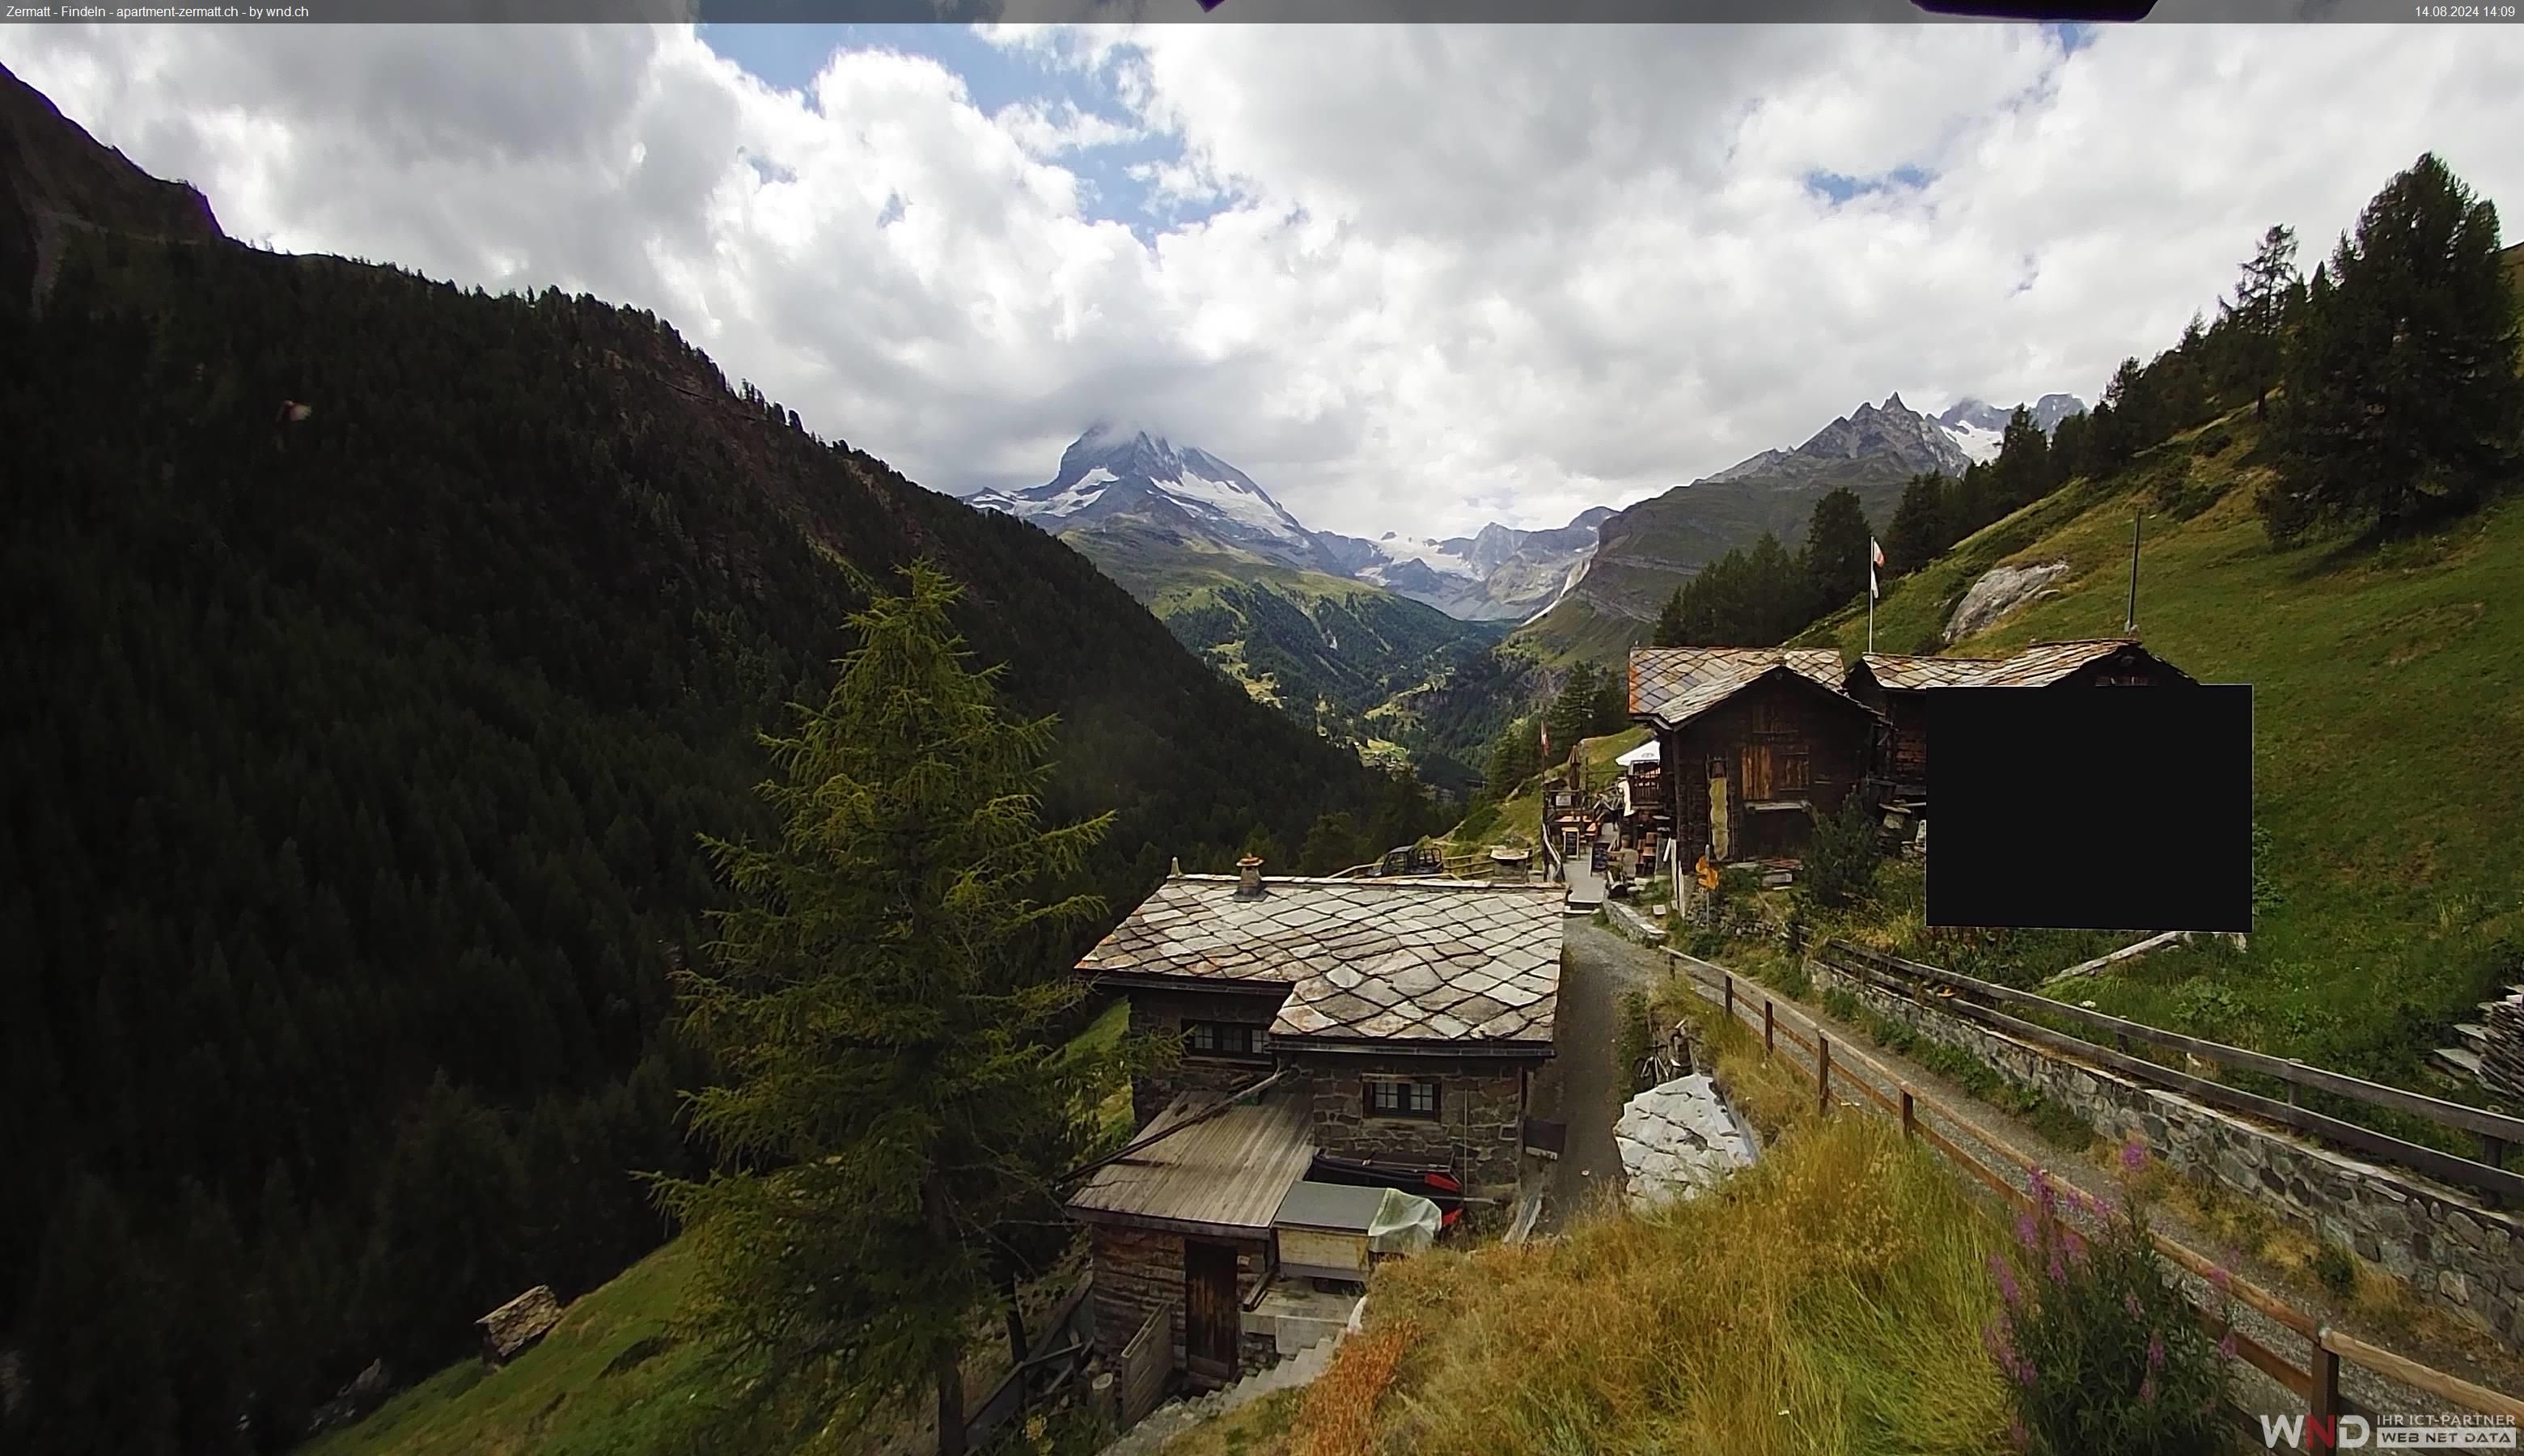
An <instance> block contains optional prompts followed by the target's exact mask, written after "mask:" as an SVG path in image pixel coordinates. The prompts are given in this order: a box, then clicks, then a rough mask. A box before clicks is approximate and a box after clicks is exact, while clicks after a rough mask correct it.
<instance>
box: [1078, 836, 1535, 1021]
mask: <svg viewBox="0 0 2524 1456" xmlns="http://www.w3.org/2000/svg"><path fill="white" fill-rule="evenodd" d="M1237 888H1238V880H1237V877H1236V876H1233V875H1178V876H1175V877H1173V878H1170V879H1168V880H1166V881H1165V882H1164V883H1163V884H1161V885H1159V886H1158V887H1157V890H1156V893H1155V894H1153V895H1151V896H1149V897H1148V898H1146V899H1145V900H1143V901H1141V904H1140V906H1139V908H1137V909H1135V910H1133V911H1132V912H1131V913H1130V915H1129V917H1128V918H1126V919H1125V920H1123V922H1122V923H1121V924H1120V925H1119V926H1117V927H1115V928H1114V930H1113V933H1112V934H1110V935H1108V936H1106V937H1105V938H1104V939H1103V940H1102V941H1101V942H1099V943H1097V945H1096V946H1095V948H1094V949H1092V950H1091V951H1089V952H1088V953H1087V956H1086V958H1085V959H1083V960H1081V961H1080V962H1079V969H1080V970H1082V971H1085V972H1088V973H1090V974H1092V975H1100V976H1123V977H1135V978H1136V977H1160V978H1167V979H1177V978H1180V979H1186V980H1193V981H1206V982H1211V983H1219V982H1240V983H1256V982H1260V983H1268V982H1273V981H1276V982H1279V983H1281V984H1284V985H1286V987H1287V988H1288V995H1287V998H1286V1000H1285V1001H1283V1002H1282V1003H1281V1006H1280V1014H1279V1018H1278V1019H1277V1020H1276V1021H1274V1022H1273V1023H1272V1024H1271V1040H1272V1042H1273V1043H1274V1044H1287V1043H1298V1044H1304V1043H1310V1042H1311V1043H1317V1044H1337V1043H1358V1042H1374V1043H1418V1044H1419V1045H1420V1046H1421V1047H1422V1048H1423V1049H1427V1048H1431V1047H1434V1046H1435V1045H1437V1044H1440V1043H1466V1042H1474V1043H1510V1044H1512V1045H1515V1046H1519V1047H1523V1046H1529V1045H1530V1046H1536V1047H1543V1046H1548V1045H1549V1044H1550V1043H1551V1028H1552V1016H1553V1012H1554V1010H1555V1007H1556V1005H1557V1002H1558V998H1559V992H1560V933H1561V924H1562V921H1561V901H1562V891H1561V888H1560V887H1559V886H1556V885H1492V884H1488V883H1486V882H1482V881H1469V880H1426V879H1420V880H1413V879H1392V880H1332V879H1266V881H1265V884H1264V889H1263V893H1262V894H1261V895H1259V896H1255V897H1253V898H1244V897H1241V896H1239V895H1238V894H1237Z"/></svg>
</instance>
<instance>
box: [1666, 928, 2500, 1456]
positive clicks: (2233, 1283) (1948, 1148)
mask: <svg viewBox="0 0 2524 1456" xmlns="http://www.w3.org/2000/svg"><path fill="white" fill-rule="evenodd" d="M1666 956H1667V958H1668V959H1669V960H1670V961H1671V962H1672V963H1673V964H1674V965H1675V967H1676V968H1677V969H1679V970H1681V971H1682V972H1683V973H1684V974H1685V975H1687V976H1689V977H1690V979H1691V981H1692V984H1693V985H1694V987H1695V988H1697V989H1698V990H1699V991H1700V993H1701V994H1702V995H1705V996H1707V997H1708V998H1709V999H1711V1000H1714V1001H1717V1002H1719V1004H1720V1005H1722V1006H1723V1007H1724V1009H1725V1012H1726V1014H1727V1015H1728V1016H1730V1017H1732V1018H1734V1019H1736V1020H1739V1021H1742V1022H1745V1023H1746V1024H1748V1025H1751V1026H1758V1027H1760V1028H1761V1031H1762V1047H1763V1051H1764V1053H1765V1054H1767V1055H1772V1056H1776V1054H1777V1052H1778V1043H1779V1042H1780V1041H1781V1040H1782V1039H1784V1040H1786V1041H1787V1042H1789V1043H1791V1044H1793V1045H1795V1046H1796V1047H1798V1048H1800V1049H1801V1050H1802V1051H1803V1053H1804V1056H1803V1058H1802V1060H1791V1061H1788V1062H1786V1063H1785V1065H1787V1066H1789V1067H1790V1068H1792V1069H1793V1070H1795V1071H1796V1072H1797V1073H1798V1074H1799V1075H1800V1076H1802V1077H1804V1078H1805V1079H1806V1080H1808V1081H1811V1082H1813V1083H1814V1084H1815V1094H1816V1099H1817V1102H1818V1104H1819V1105H1820V1108H1821V1109H1822V1110H1823V1111H1824V1112H1825V1113H1828V1112H1829V1111H1830V1110H1831V1109H1832V1107H1833V1106H1834V1105H1840V1106H1847V1107H1861V1106H1865V1105H1867V1104H1869V1103H1871V1104H1872V1105H1874V1106H1875V1107H1876V1108H1877V1109H1878V1110H1880V1111H1882V1112H1883V1113H1885V1114H1886V1115H1887V1116H1890V1117H1895V1118H1898V1119H1900V1120H1901V1124H1902V1135H1903V1136H1904V1137H1905V1138H1911V1139H1916V1140H1917V1141H1923V1142H1925V1143H1927V1144H1928V1145H1929V1146H1931V1147H1933V1148H1935V1149H1936V1150H1937V1151H1938V1152H1939V1153H1941V1154H1943V1155H1944V1156H1945V1157H1946V1158H1947V1159H1948V1160H1949V1161H1951V1162H1953V1163H1954V1164H1955V1165H1956V1166H1957V1167H1958V1168H1960V1169H1962V1170H1963V1171H1964V1172H1965V1173H1967V1174H1969V1175H1970V1176H1971V1177H1972V1179H1974V1180H1975V1181H1976V1182H1978V1183H1980V1184H1981V1185H1982V1186H1983V1187H1985V1188H1987V1189H1989V1190H1990V1191H1991V1192H1993V1193H1995V1194H1997V1195H1998V1196H1999V1197H2000V1198H2002V1199H2004V1200H2006V1201H2007V1202H2009V1203H2011V1204H2013V1205H2015V1206H2017V1207H2020V1208H2025V1209H2031V1210H2034V1211H2035V1212H2037V1214H2038V1213H2039V1212H2040V1211H2041V1210H2040V1208H2039V1204H2038V1202H2037V1200H2036V1199H2035V1198H2034V1197H2033V1195H2032V1194H2031V1193H2029V1192H2027V1191H2026V1190H2025V1189H2020V1188H2018V1187H2016V1185H2015V1182H2014V1180H2013V1179H2011V1178H2009V1177H2007V1176H2006V1175H2005V1174H2003V1173H2001V1172H2000V1171H1999V1170H1998V1169H1996V1168H1993V1167H1991V1166H1990V1165H1989V1163H1988V1162H1986V1161H1984V1160H1983V1159H1982V1158H1980V1157H1979V1156H1977V1155H1975V1154H1973V1153H1970V1152H1966V1150H1965V1149H1964V1148H1963V1147H1962V1146H1960V1145H1958V1144H1957V1143H1956V1142H1955V1141H1953V1140H1951V1139H1949V1138H1947V1137H1946V1136H1945V1135H1944V1134H1942V1133H1940V1132H1938V1131H1937V1130H1936V1129H1935V1128H1933V1127H1931V1126H1929V1125H1928V1124H1927V1123H1924V1122H1922V1121H1920V1120H1919V1116H1918V1114H1919V1111H1920V1109H1922V1108H1925V1109H1926V1110H1928V1111H1930V1112H1933V1113H1935V1114H1936V1115H1937V1116H1938V1117H1940V1118H1942V1119H1944V1120H1945V1121H1946V1122H1947V1123H1948V1124H1949V1125H1951V1126H1953V1127H1956V1128H1960V1129H1962V1130H1963V1131H1964V1132H1966V1133H1967V1134H1969V1135H1970V1136H1971V1137H1972V1138H1973V1139H1974V1140H1975V1141H1979V1142H1980V1143H1981V1144H1982V1145H1983V1146H1985V1147H1987V1148H1988V1149H1989V1150H1990V1151H1991V1152H1992V1153H1994V1154H1995V1155H1996V1156H1998V1157H1999V1158H2001V1159H2004V1160H2005V1161H2007V1162H2009V1163H2012V1164H2014V1166H2015V1167H2016V1169H2017V1170H2018V1171H2019V1172H2021V1173H2022V1174H2023V1175H2024V1177H2025V1179H2026V1181H2027V1183H2028V1184H2030V1183H2031V1182H2032V1181H2033V1180H2035V1179H2037V1178H2043V1179H2047V1178H2048V1177H2049V1174H2048V1172H2047V1171H2046V1170H2045V1169H2043V1168H2042V1167H2041V1166H2040V1165H2039V1164H2036V1163H2034V1162H2033V1161H2031V1160H2030V1159H2028V1158H2026V1157H2024V1156H2023V1155H2022V1154H2020V1153H2018V1152H2016V1151H2015V1150H2014V1148H2013V1147H2011V1146H2010V1145H2009V1144H2008V1143H2006V1142H2005V1141H2001V1140H2000V1139H1998V1138H1997V1137H1995V1136H1994V1135H1992V1134H1991V1133H1990V1132H1989V1131H1988V1130H1987V1129H1985V1128H1983V1127H1982V1126H1981V1125H1980V1124H1978V1123H1976V1122H1974V1121H1973V1120H1972V1119H1970V1118H1968V1117H1966V1116H1965V1115H1964V1114H1962V1113H1961V1112H1958V1111H1956V1110H1955V1109H1954V1108H1952V1107H1949V1106H1947V1105H1945V1104H1944V1103H1942V1102H1938V1101H1936V1100H1934V1099H1933V1098H1931V1097H1929V1096H1927V1095H1926V1094H1924V1093H1922V1092H1919V1091H1918V1090H1917V1089H1916V1088H1914V1087H1912V1086H1911V1085H1910V1084H1909V1083H1907V1082H1904V1081H1903V1080H1901V1079H1900V1078H1897V1077H1895V1076H1893V1075H1892V1074H1891V1073H1890V1072H1889V1071H1887V1070H1886V1069H1885V1068H1884V1067H1883V1065H1882V1064H1881V1063H1878V1062H1876V1061H1875V1060H1874V1059H1873V1058H1872V1057H1869V1056H1868V1055H1866V1054H1865V1053H1863V1052H1859V1051H1856V1050H1854V1049H1853V1048H1851V1047H1849V1046H1848V1045H1847V1044H1846V1043H1843V1044H1841V1045H1839V1046H1835V1045H1834V1044H1833V1043H1832V1041H1831V1038H1830V1037H1829V1036H1828V1035H1827V1034H1826V1033H1824V1031H1823V1030H1822V1028H1821V1027H1820V1025H1818V1024H1816V1022H1815V1021H1814V1019H1813V1018H1812V1017H1810V1016H1807V1015H1805V1014H1804V1013H1803V1012H1802V1011H1798V1010H1795V1009H1793V1008H1788V1009H1787V1010H1786V1012H1785V1014H1784V1015H1783V1014H1782V1008H1781V1006H1780V1005H1779V1003H1778V1002H1777V1001H1776V1000H1774V999H1773V998H1772V995H1770V994H1769V992H1767V991H1766V990H1763V989H1761V988H1759V987H1758V986H1757V985H1756V984H1755V983H1749V982H1739V981H1738V980H1737V979H1736V978H1735V977H1734V976H1733V975H1732V974H1730V973H1728V972H1726V971H1724V970H1723V969H1722V968H1720V967H1717V966H1713V965H1709V964H1708V963H1707V962H1705V961H1699V960H1695V959H1694V958H1692V957H1691V956H1688V955H1684V954H1682V953H1681V952H1679V951H1675V950H1668V951H1667V952H1666ZM1757 1002H1758V1005H1759V1009H1758V1011H1757V1010H1756V1003H1757ZM1791 1017H1793V1018H1794V1020H1795V1021H1796V1022H1801V1023H1803V1026H1804V1030H1803V1031H1799V1030H1798V1028H1797V1026H1796V1025H1794V1024H1792V1023H1791V1021H1790V1018H1791ZM1835 1055H1837V1056H1838V1057H1839V1059H1840V1060H1841V1061H1842V1062H1843V1063H1849V1062H1856V1063H1858V1064H1860V1065H1863V1066H1866V1067H1868V1068H1869V1069H1870V1070H1871V1071H1873V1072H1874V1073H1875V1075H1876V1076H1877V1077H1878V1078H1881V1079H1882V1080H1883V1081H1884V1082H1885V1083H1886V1084H1887V1085H1888V1086H1891V1087H1893V1088H1895V1089H1896V1090H1897V1093H1887V1092H1883V1091H1882V1090H1881V1089H1879V1088H1877V1087H1876V1086H1875V1085H1874V1084H1873V1083H1871V1082H1869V1081H1868V1080H1867V1079H1865V1078H1863V1077H1853V1076H1851V1075H1850V1074H1849V1073H1848V1072H1847V1071H1846V1070H1842V1071H1841V1072H1840V1074H1839V1084H1838V1086H1839V1088H1840V1089H1842V1090H1852V1089H1854V1090H1855V1091H1856V1092H1859V1093H1860V1094H1861V1095H1862V1096H1864V1097H1865V1098H1866V1099H1867V1102H1866V1103H1861V1102H1854V1101H1848V1100H1846V1099H1843V1098H1841V1097H1840V1096H1839V1095H1838V1093H1837V1092H1836V1091H1835V1086H1834V1082H1833V1072H1834V1068H1833V1058H1834V1057H1835ZM2150 1237H2151V1238H2153V1239H2154V1240H2155V1243H2156V1246H2157V1247H2158V1248H2159V1249H2160V1250H2162V1251H2163V1253H2164V1255H2165V1257H2167V1258H2169V1259H2171V1260H2172V1261H2173V1262H2174V1263H2176V1264H2179V1265H2181V1266H2182V1267H2183V1268H2185V1269H2187V1270H2189V1271H2191V1272H2192V1273H2193V1274H2196V1275H2198V1276H2200V1277H2201V1278H2203V1279H2208V1280H2210V1281H2212V1282H2214V1283H2220V1284H2223V1285H2224V1286H2225V1288H2226V1291H2227V1292H2228V1293H2229V1294H2230V1295H2232V1297H2233V1298H2234V1299H2235V1301H2236V1302H2237V1303H2239V1304H2244V1305H2249V1306H2251V1307H2252V1308H2253V1309H2256V1310H2258V1311H2259V1312H2260V1313H2261V1314H2263V1315H2265V1316H2267V1317H2268V1318H2269V1319H2271V1320H2272V1321H2274V1322H2276V1323H2277V1324H2278V1325H2280V1326H2281V1327H2282V1328H2284V1329H2287V1330H2289V1331H2292V1332H2294V1333H2295V1334H2297V1335H2302V1336H2304V1337H2305V1339H2306V1342H2307V1343H2308V1345H2309V1347H2310V1355H2309V1358H2308V1363H2307V1364H2306V1365H2299V1364H2297V1363H2296V1362H2294V1361H2292V1360H2290V1359H2288V1358H2287V1357H2286V1356H2284V1355H2281V1354H2279V1353H2277V1352H2276V1351H2274V1350H2271V1349H2270V1348H2269V1347H2268V1346H2266V1345H2263V1344H2262V1343H2260V1342H2259V1341H2258V1340H2256V1339H2254V1338H2253V1337H2252V1336H2251V1335H2247V1334H2245V1333H2244V1332H2243V1331H2241V1330H2236V1329H2232V1328H2230V1327H2229V1326H2228V1325H2227V1324H2226V1323H2225V1322H2224V1320H2222V1319H2221V1318H2220V1317H2219V1315H2218V1314H2217V1313H2216V1312H2215V1311H2213V1310H2208V1309H2196V1311H2195V1312H2196V1313H2197V1314H2198V1315H2199V1317H2200V1320H2201V1323H2202V1324H2203V1325H2204V1326H2205V1327H2206V1328H2207V1329H2208V1334H2209V1335H2210V1337H2212V1338H2224V1337H2226V1336H2228V1335H2232V1336H2233V1337H2234V1341H2235V1353H2236V1355H2237V1356H2238V1357H2239V1358H2241V1359H2242V1360H2244V1361H2245V1362H2246V1363H2247V1364H2250V1365H2252V1366H2253V1367H2254V1368H2255V1369H2257V1370H2259V1371H2260V1372H2261V1373H2263V1374H2264V1375H2267V1376H2268V1377H2269V1378H2270V1379H2271V1380H2273V1381H2276V1382H2277V1383H2279V1384H2280V1385H2282V1386H2284V1387H2285V1388H2286V1389H2288V1390H2289V1391H2291V1392H2293V1393H2294V1394H2295V1395H2297V1396H2298V1397H2299V1398H2300V1399H2303V1400H2304V1401H2305V1402H2306V1409H2307V1414H2308V1415H2309V1416H2310V1417H2311V1418H2312V1421H2313V1422H2319V1421H2321V1420H2322V1418H2324V1417H2336V1416H2342V1415H2356V1416H2365V1417H2368V1418H2369V1419H2372V1415H2373V1413H2372V1412H2369V1411H2367V1410H2365V1409H2364V1408H2363V1407H2361V1406H2359V1405H2358V1404H2356V1403H2355V1402H2354V1401H2351V1400H2349V1399H2348V1398H2347V1397H2345V1396H2344V1395H2343V1394H2342V1393H2341V1390H2340V1362H2341V1361H2343V1360H2347V1361H2349V1362H2350V1363H2352V1364H2354V1365H2357V1366H2360V1367H2362V1368H2364V1369H2367V1370H2371V1371H2375V1372H2377V1373H2378V1374H2381V1375H2384V1376H2387V1377H2389V1378H2391V1379H2393V1380H2397V1381H2400V1382H2401V1383H2403V1384H2405V1385H2408V1386H2410V1387H2411V1388H2413V1389H2416V1390H2421V1391H2424V1392H2426V1393H2428V1394H2430V1395H2434V1396H2437V1397H2439V1398H2440V1399H2444V1400H2450V1401H2452V1402H2453V1403H2454V1404H2456V1405H2459V1406H2461V1407H2463V1408H2464V1409H2466V1410H2472V1411H2478V1412H2480V1413H2482V1414H2484V1415H2492V1416H2506V1417H2510V1418H2512V1419H2514V1420H2516V1421H2518V1422H2524V1400H2519V1399H2517V1398H2516V1397H2514V1396H2512V1395H2507V1394H2504V1393H2501V1392H2500V1391H2497V1390H2492V1389H2490V1388H2488V1387H2487V1386H2484V1385H2475V1384H2473V1383H2471V1382H2469V1381H2466V1380H2463V1379H2461V1378H2459V1377H2457V1376H2451V1375H2447V1374H2445V1373H2444V1372H2442V1371H2438V1370H2433V1369H2430V1368H2429V1367H2427V1366H2424V1365H2421V1364H2419V1363H2418V1362H2416V1361H2414V1360H2410V1359H2407V1358H2404V1357H2403V1356H2401V1355H2397V1354H2394V1353H2393V1352H2392V1351H2390V1350H2387V1349H2384V1348H2382V1347H2381V1346H2378V1345H2372V1344H2368V1343H2367V1342H2365V1341H2364V1340H2361V1339H2358V1338H2356V1337H2354V1336H2353V1335H2344V1334H2342V1333H2341V1332H2339V1331H2337V1330H2334V1329H2332V1328H2331V1327H2330V1326H2328V1325H2325V1324H2323V1323H2321V1322H2320V1321H2318V1320H2316V1319H2314V1318H2313V1317H2312V1316H2311V1315H2308V1314H2306V1313H2305V1312H2304V1311H2302V1310H2299V1309H2297V1308H2296V1307H2295V1306H2293V1305H2290V1304H2289V1303H2287V1302H2286V1301H2285V1300H2283V1299H2281V1298H2280V1297H2279V1296H2278V1295H2276V1294H2273V1293H2271V1292H2270V1291H2269V1290H2267V1289H2263V1288H2261V1287H2260V1286H2257V1285H2255V1284H2254V1283H2252V1282H2251V1281H2250V1280H2246V1279H2243V1278H2241V1277H2238V1276H2234V1275H2231V1274H2228V1273H2225V1272H2224V1271H2221V1270H2220V1269H2219V1268H2218V1266H2217V1265H2216V1264H2215V1263H2214V1262H2213V1261H2212V1260H2210V1259H2208V1257H2207V1256H2205V1255H2203V1254H2201V1253H2199V1252H2198V1251H2196V1250H2194V1249H2191V1248H2189V1247H2187V1246H2185V1245H2183V1244H2181V1243H2179V1242H2177V1241H2175V1240H2174V1239H2172V1238H2167V1237H2166V1236H2164V1235H2163V1234H2160V1233H2151V1235H2150ZM2309 1429H2310V1423H2309ZM2324 1429H2328V1428H2324ZM2317 1449H2319V1448H2318V1447H2317Z"/></svg>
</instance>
